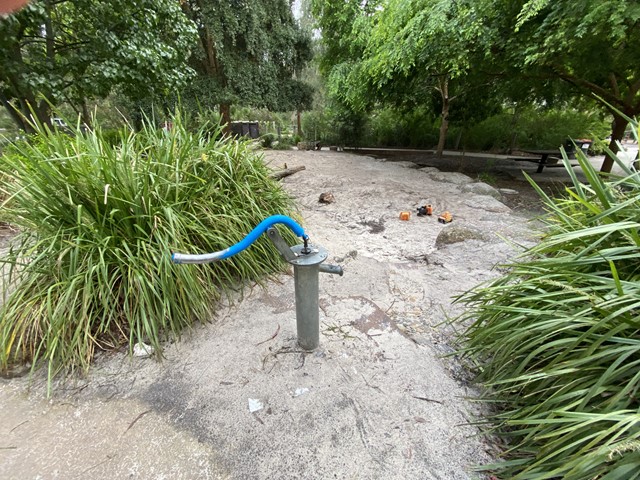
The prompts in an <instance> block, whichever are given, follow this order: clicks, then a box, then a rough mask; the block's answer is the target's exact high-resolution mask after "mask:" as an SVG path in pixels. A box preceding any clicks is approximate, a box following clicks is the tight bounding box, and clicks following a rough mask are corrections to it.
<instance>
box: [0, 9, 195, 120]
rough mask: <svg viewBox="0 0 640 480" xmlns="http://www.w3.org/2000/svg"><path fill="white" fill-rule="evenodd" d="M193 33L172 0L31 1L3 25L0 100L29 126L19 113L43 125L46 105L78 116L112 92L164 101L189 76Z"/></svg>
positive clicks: (0, 46) (189, 22) (0, 24)
mask: <svg viewBox="0 0 640 480" xmlns="http://www.w3.org/2000/svg"><path fill="white" fill-rule="evenodd" d="M114 12H117V15H114ZM195 35H196V30H195V26H194V25H193V23H192V22H191V21H189V20H188V19H187V18H186V17H185V16H184V15H183V14H182V12H181V10H180V6H179V4H178V3H177V2H175V1H173V0H139V1H135V2H134V1H130V0H129V1H121V0H100V1H95V0H77V1H75V0H74V1H71V0H60V1H55V2H54V1H51V0H34V1H32V2H30V4H29V5H28V6H26V7H25V8H23V9H22V10H21V11H19V12H17V13H15V14H13V15H10V16H8V17H7V18H5V19H3V20H1V21H0V65H2V69H0V101H2V104H3V105H4V106H5V107H6V108H7V109H8V110H9V111H10V112H11V113H12V116H13V117H14V120H15V121H16V122H17V123H18V124H19V125H20V126H21V127H24V128H28V124H27V123H25V121H24V120H21V119H20V115H19V113H18V112H20V113H21V114H22V115H24V116H26V118H28V117H29V116H30V114H31V111H30V110H29V108H31V109H33V110H34V113H35V114H36V115H37V116H38V118H39V120H40V121H41V122H46V121H47V120H48V110H49V103H52V104H54V105H56V104H59V103H61V102H62V101H68V102H70V103H71V104H72V105H74V107H75V108H76V111H79V110H80V109H81V104H82V103H83V102H84V101H85V100H86V99H87V98H91V97H105V96H106V95H108V94H109V92H110V91H111V90H112V89H113V88H114V87H116V86H123V87H125V88H126V92H127V95H129V96H131V97H133V98H138V99H139V98H142V97H147V96H158V95H159V96H162V95H164V94H165V93H166V92H167V91H170V90H172V89H175V88H176V87H179V86H181V85H183V84H184V83H185V82H186V81H187V80H188V79H189V77H190V76H191V75H192V73H193V71H192V70H191V69H190V68H189V67H188V66H187V64H186V58H188V56H189V52H190V49H191V48H192V46H193V44H194V42H195V39H196V36H195Z"/></svg>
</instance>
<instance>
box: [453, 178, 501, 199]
mask: <svg viewBox="0 0 640 480" xmlns="http://www.w3.org/2000/svg"><path fill="white" fill-rule="evenodd" d="M461 190H462V191H463V192H470V193H473V194H475V195H488V196H490V197H493V198H495V199H496V200H500V199H501V198H502V194H501V193H500V192H499V191H498V190H496V189H495V188H493V187H492V186H491V185H488V184H486V183H484V182H474V183H467V184H465V185H462V187H461Z"/></svg>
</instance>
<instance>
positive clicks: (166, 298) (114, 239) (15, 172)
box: [0, 115, 292, 378]
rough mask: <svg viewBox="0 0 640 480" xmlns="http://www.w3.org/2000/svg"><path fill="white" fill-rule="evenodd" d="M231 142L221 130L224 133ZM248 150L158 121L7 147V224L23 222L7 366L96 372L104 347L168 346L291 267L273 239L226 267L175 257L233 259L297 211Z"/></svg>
mask: <svg viewBox="0 0 640 480" xmlns="http://www.w3.org/2000/svg"><path fill="white" fill-rule="evenodd" d="M218 133H219V132H218ZM268 175H269V170H268V169H267V168H266V166H265V164H264V162H263V160H262V157H261V156H259V155H258V154H257V153H256V152H254V151H253V150H252V149H250V147H249V146H248V144H246V143H243V142H241V141H236V140H232V139H223V138H221V137H220V135H216V136H213V137H212V136H211V135H204V134H202V132H196V133H189V132H188V131H187V129H186V128H185V127H184V122H183V120H182V118H181V117H180V116H179V115H177V116H176V117H175V118H174V119H173V128H172V129H171V130H170V131H164V130H161V129H157V128H155V127H154V126H152V125H148V124H147V125H145V126H144V128H143V129H142V130H141V131H139V132H134V131H132V130H130V129H125V130H123V131H122V132H121V137H120V139H119V141H117V142H113V139H110V140H109V141H107V140H106V139H105V138H104V136H103V134H102V132H101V130H100V129H99V128H97V129H96V130H94V131H90V132H86V133H83V132H81V131H77V132H75V135H74V136H69V135H66V134H64V133H58V132H50V131H48V129H46V128H45V129H42V128H41V129H40V131H39V133H38V135H37V136H36V137H35V138H34V139H32V140H31V141H29V142H21V143H17V144H15V145H13V146H11V147H10V148H9V149H8V150H6V151H5V154H4V156H3V157H2V159H1V161H0V188H1V191H0V193H2V194H3V195H5V198H6V200H5V201H4V203H3V204H2V210H1V211H0V215H1V217H2V220H4V221H8V222H10V223H11V224H12V225H13V226H14V227H17V228H18V229H19V231H20V234H19V235H18V237H17V238H15V239H14V241H13V242H12V245H11V248H10V250H9V253H8V254H7V255H6V256H5V257H4V258H3V259H2V261H3V262H4V264H5V277H4V285H3V286H4V304H3V305H2V307H1V310H0V315H1V316H0V346H1V348H0V369H4V368H7V366H8V365H9V364H10V363H12V362H15V361H30V362H32V363H33V364H34V365H36V366H37V365H40V364H45V363H46V364H47V365H48V369H49V377H50V378H51V376H52V375H54V374H55V373H57V372H58V371H59V370H60V369H65V370H69V369H76V368H81V369H86V368H87V367H88V366H89V364H90V362H91V360H92V358H93V356H94V352H95V351H96V349H110V348H115V347H118V346H121V345H123V344H128V345H129V348H132V345H134V344H135V343H136V342H140V341H144V342H146V343H150V344H151V345H152V346H153V347H155V349H156V351H158V352H159V351H161V340H162V339H163V338H165V337H166V336H172V335H178V334H179V333H180V331H181V330H182V329H183V328H184V327H186V326H188V325H190V324H191V323H192V322H193V321H194V320H200V321H204V320H207V319H209V318H210V316H211V314H212V308H213V305H214V302H215V300H216V299H217V298H218V297H219V296H220V295H221V293H222V292H224V291H225V290H227V289H228V288H230V287H232V286H237V285H238V284H239V283H242V282H246V281H249V280H258V279H260V278H262V277H264V275H265V274H268V273H270V272H274V271H275V270H276V269H278V268H281V267H282V265H283V264H282V263H281V261H280V259H279V255H278V254H277V251H276V250H275V249H274V247H272V246H271V244H270V243H269V242H268V241H266V240H265V239H260V240H258V241H257V242H256V243H255V244H254V245H253V246H252V247H251V248H249V249H248V250H246V251H244V252H242V253H241V254H239V255H236V256H235V257H233V258H232V259H229V260H226V261H224V262H219V263H217V264H213V265H174V264H172V263H171V252H173V251H179V252H185V253H205V252H211V251H217V250H222V249H224V248H226V247H228V246H230V245H232V244H234V243H236V242H238V241H240V240H241V239H242V238H244V236H245V235H246V234H247V233H248V232H249V231H251V230H252V229H253V228H254V227H255V226H256V225H257V224H258V223H259V222H260V221H261V220H263V219H264V218H265V217H267V216H269V215H272V214H291V211H292V202H291V200H290V198H289V197H288V195H287V194H286V193H285V192H284V191H283V189H282V188H281V187H280V185H279V184H278V183H277V182H275V181H273V180H271V179H270V178H269V176H268Z"/></svg>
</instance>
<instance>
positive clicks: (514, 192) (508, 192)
mask: <svg viewBox="0 0 640 480" xmlns="http://www.w3.org/2000/svg"><path fill="white" fill-rule="evenodd" d="M498 191H499V192H500V193H501V194H503V195H518V193H519V192H518V191H517V190H513V189H512V188H499V189H498Z"/></svg>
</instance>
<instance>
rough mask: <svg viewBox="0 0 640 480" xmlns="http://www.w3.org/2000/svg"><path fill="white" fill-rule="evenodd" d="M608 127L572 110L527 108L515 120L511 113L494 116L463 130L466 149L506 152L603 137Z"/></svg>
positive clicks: (598, 119)
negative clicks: (514, 149) (571, 139)
mask: <svg viewBox="0 0 640 480" xmlns="http://www.w3.org/2000/svg"><path fill="white" fill-rule="evenodd" d="M607 131H608V125H607V124H606V123H605V122H604V121H603V120H602V119H601V118H599V117H598V116H597V115H595V114H590V113H584V112H581V111H577V110H573V109H564V110H541V109H534V108H532V109H526V110H523V111H521V112H520V113H519V114H518V116H517V117H516V118H514V115H513V114H510V113H500V114H498V115H493V116H491V117H489V118H487V119H485V120H483V121H482V122H480V123H478V124H476V125H474V126H472V127H470V128H469V129H467V130H466V133H465V135H464V140H463V143H464V145H465V148H466V149H469V150H481V151H488V150H494V151H507V150H508V149H510V148H511V146H512V144H513V147H514V148H555V147H559V146H560V145H564V144H565V142H566V141H567V139H568V138H574V139H577V138H585V137H586V138H590V139H597V138H602V137H604V136H605V135H606V134H607V133H606V132H607Z"/></svg>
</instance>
